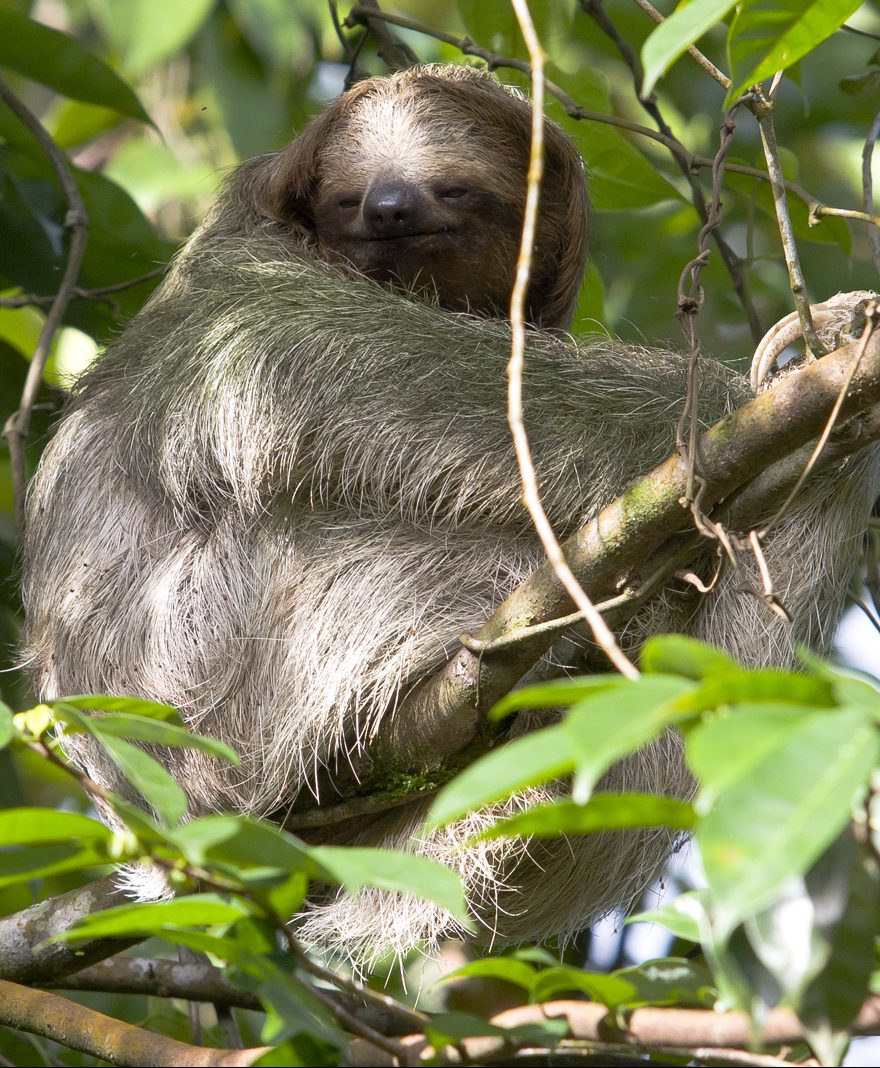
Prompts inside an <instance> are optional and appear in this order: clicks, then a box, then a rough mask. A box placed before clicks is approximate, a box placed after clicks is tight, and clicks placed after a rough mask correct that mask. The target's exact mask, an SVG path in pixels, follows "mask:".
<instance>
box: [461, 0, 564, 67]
mask: <svg viewBox="0 0 880 1068" xmlns="http://www.w3.org/2000/svg"><path fill="white" fill-rule="evenodd" d="M458 11H459V14H460V15H461V17H462V20H463V22H464V24H465V27H466V28H467V31H468V33H469V34H470V35H471V36H472V37H473V39H474V40H475V41H478V42H479V43H480V44H481V45H484V46H485V47H487V48H492V49H494V50H495V51H496V52H501V53H503V54H504V55H513V56H518V57H520V58H527V57H528V53H527V51H526V47H525V44H524V42H523V39H522V34H521V33H520V31H519V25H518V23H517V21H516V15H515V14H514V12H513V9H512V8H511V6H510V3H509V0H458ZM574 12H575V3H574V2H573V0H529V13H530V14H531V16H532V21H533V22H534V24H535V31H536V32H537V34H538V39H539V40H540V42H541V44H542V45H543V47H544V50H545V52H547V54H548V55H555V54H557V53H558V52H559V51H560V50H561V49H563V48H564V46H565V45H566V44H568V43H569V41H570V39H571V32H572V23H573V20H574Z"/></svg>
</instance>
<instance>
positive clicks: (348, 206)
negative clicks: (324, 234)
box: [336, 197, 361, 211]
mask: <svg viewBox="0 0 880 1068" xmlns="http://www.w3.org/2000/svg"><path fill="white" fill-rule="evenodd" d="M360 202H361V201H360V197H340V198H339V200H337V201H336V207H337V208H342V209H343V211H351V210H352V209H353V208H357V207H359V206H360Z"/></svg>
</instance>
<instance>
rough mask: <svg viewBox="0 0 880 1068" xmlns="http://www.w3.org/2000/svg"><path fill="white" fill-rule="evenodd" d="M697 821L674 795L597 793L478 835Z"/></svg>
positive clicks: (545, 834)
mask: <svg viewBox="0 0 880 1068" xmlns="http://www.w3.org/2000/svg"><path fill="white" fill-rule="evenodd" d="M695 822H696V813H695V812H694V809H693V806H692V805H690V804H689V803H688V802H687V801H679V800H677V799H676V798H673V797H656V796H654V795H653V794H632V793H629V794H610V793H598V794H594V795H593V796H592V797H591V798H590V800H589V801H587V803H586V804H584V805H577V804H575V803H574V802H573V801H554V802H549V803H548V804H545V805H535V806H534V808H529V809H527V810H526V811H525V812H519V813H517V814H516V815H515V816H511V817H509V818H508V819H505V820H499V822H498V823H496V824H494V825H493V826H491V827H489V828H488V829H487V830H485V831H483V832H482V834H480V835H479V839H480V840H482V839H486V838H504V837H508V836H510V835H519V836H521V837H523V838H526V837H533V838H550V837H555V836H557V835H560V834H590V833H592V832H593V831H618V830H623V829H625V828H628V827H672V828H676V829H678V830H690V829H691V828H692V827H693V825H694V823H695Z"/></svg>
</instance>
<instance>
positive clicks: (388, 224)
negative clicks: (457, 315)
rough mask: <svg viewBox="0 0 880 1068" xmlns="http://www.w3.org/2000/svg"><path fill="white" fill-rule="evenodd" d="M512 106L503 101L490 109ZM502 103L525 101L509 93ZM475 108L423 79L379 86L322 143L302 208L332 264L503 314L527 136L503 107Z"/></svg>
mask: <svg viewBox="0 0 880 1068" xmlns="http://www.w3.org/2000/svg"><path fill="white" fill-rule="evenodd" d="M495 96H498V94H493V98H494V97H495ZM478 103H481V101H479V100H478ZM507 104H508V101H507V99H506V98H505V97H504V96H499V99H498V101H497V102H496V110H497V108H499V107H500V108H502V109H504V108H505V107H506V105H507ZM509 107H510V110H511V111H513V110H517V111H518V110H521V102H517V103H516V104H515V103H514V101H513V98H510V101H509ZM473 108H474V104H473V101H472V100H471V99H470V96H469V95H468V94H466V95H465V97H464V100H463V101H461V100H459V99H458V98H457V96H456V94H455V93H454V92H453V91H452V88H450V86H448V85H442V86H439V87H438V86H437V85H436V84H435V83H432V82H431V80H430V79H428V80H426V81H424V82H421V81H420V82H418V83H413V82H412V81H410V82H403V83H401V84H398V83H396V82H394V80H386V81H383V82H381V83H379V84H378V85H375V88H374V91H372V92H368V93H367V94H365V95H363V96H362V97H360V98H359V99H356V100H355V101H353V103H352V104H351V106H350V107H348V108H347V109H345V111H344V112H343V115H342V116H341V117H340V119H339V120H338V121H336V122H335V123H334V124H333V126H332V129H330V130H329V131H328V134H327V137H326V139H324V140H323V141H322V143H321V145H320V149H319V157H318V161H317V167H316V172H317V174H316V176H317V182H316V185H315V188H314V192H313V196H312V198H311V203H310V205H309V208H310V214H311V218H312V225H313V227H314V234H315V237H316V239H317V242H318V245H319V246H320V247H321V249H322V251H323V253H324V254H325V255H327V256H329V257H330V258H336V257H339V258H342V259H345V260H347V261H349V262H350V263H352V264H354V266H355V267H357V268H358V269H359V270H360V271H362V272H363V273H364V274H366V275H368V276H369V277H370V278H373V279H375V280H376V281H378V282H390V283H392V284H395V285H400V286H402V287H404V288H406V289H408V290H418V291H423V292H424V291H428V292H433V293H435V294H436V298H437V300H438V301H439V303H440V305H441V306H442V307H444V308H449V309H454V310H456V311H466V310H470V311H473V312H477V313H479V314H484V315H505V314H506V313H507V306H508V303H509V300H510V291H511V288H512V286H513V280H514V274H515V270H516V259H517V249H518V245H519V237H520V230H521V227H522V212H523V203H524V198H525V173H526V169H527V166H528V140H527V138H520V139H519V140H518V139H517V138H516V137H515V136H514V135H513V134H512V133H511V129H510V127H511V123H512V118H513V116H512V115H508V114H507V112H506V110H502V113H501V114H495V115H494V116H490V115H488V114H486V112H485V111H483V112H482V113H480V112H479V111H478V112H477V113H474V111H473ZM467 109H470V110H467Z"/></svg>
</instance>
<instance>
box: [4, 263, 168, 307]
mask: <svg viewBox="0 0 880 1068" xmlns="http://www.w3.org/2000/svg"><path fill="white" fill-rule="evenodd" d="M164 273H165V265H164V264H163V265H162V266H161V267H154V268H153V270H152V271H147V272H146V273H144V274H141V275H138V276H137V277H136V278H128V279H126V280H125V281H124V282H113V283H112V284H111V285H108V286H95V288H94V289H81V288H80V287H79V286H74V287H73V289H72V290H71V291H70V297H69V299H70V300H100V299H101V297H107V296H109V295H110V294H111V293H121V292H122V291H123V290H124V289H132V288H133V287H134V286H139V285H140V284H141V283H142V282H149V281H150V279H151V278H158V277H159V275H161V274H164ZM57 299H58V294H57V293H49V294H46V295H45V296H40V295H38V294H37V293H22V294H20V295H19V296H17V297H0V308H25V307H28V306H29V305H32V304H36V305H41V304H52V303H53V301H56V300H57Z"/></svg>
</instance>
